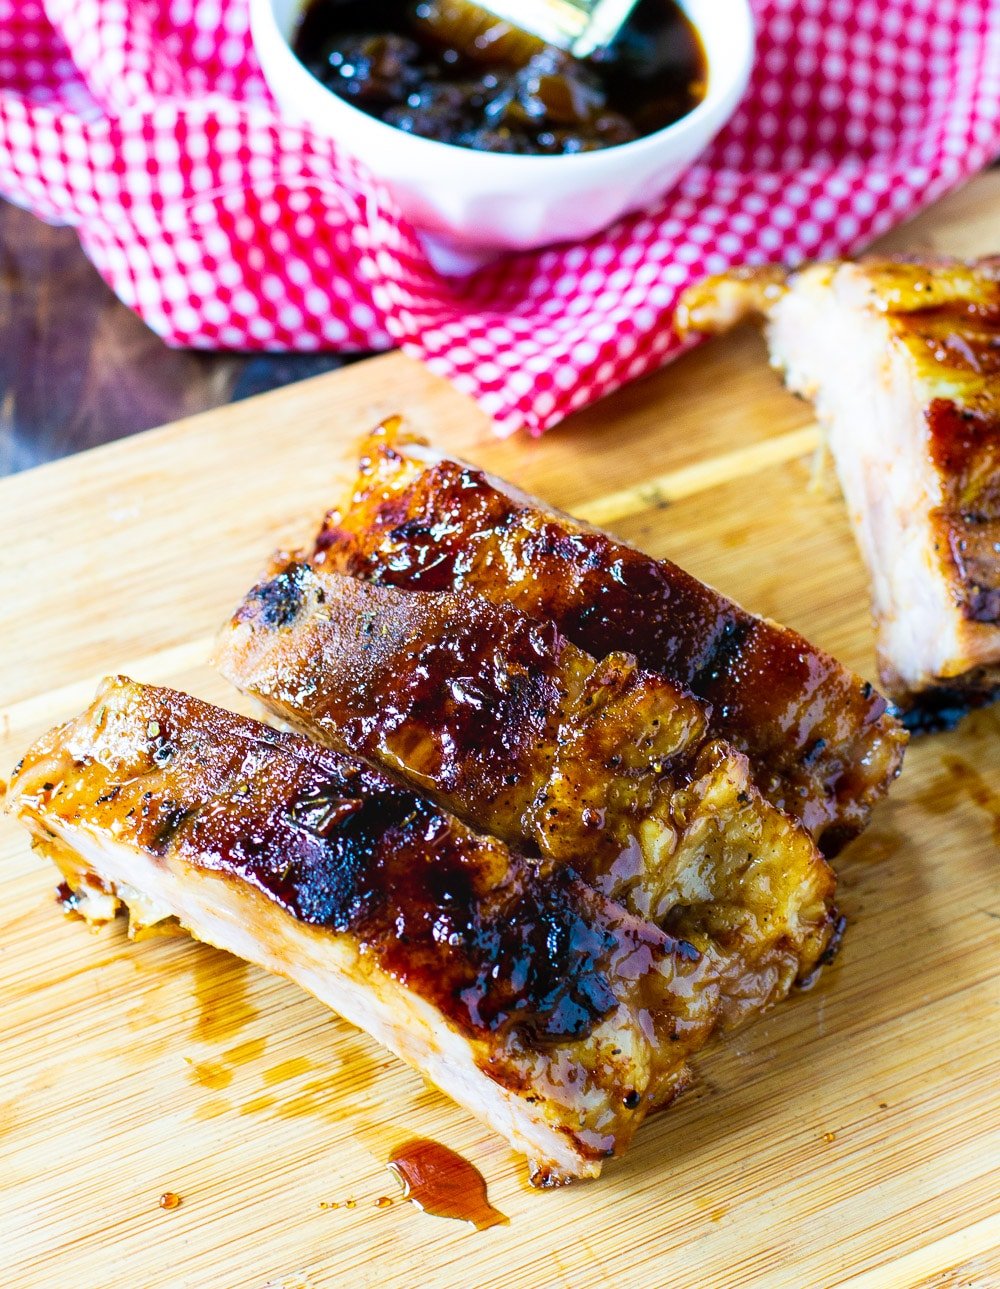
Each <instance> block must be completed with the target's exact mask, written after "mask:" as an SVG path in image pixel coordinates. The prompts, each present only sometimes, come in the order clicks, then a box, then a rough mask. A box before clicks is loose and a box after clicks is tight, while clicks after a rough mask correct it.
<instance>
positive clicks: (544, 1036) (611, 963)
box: [8, 677, 718, 1159]
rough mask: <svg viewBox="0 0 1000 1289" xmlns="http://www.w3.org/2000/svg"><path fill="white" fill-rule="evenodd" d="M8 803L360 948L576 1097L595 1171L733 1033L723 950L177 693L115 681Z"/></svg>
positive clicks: (31, 761)
mask: <svg viewBox="0 0 1000 1289" xmlns="http://www.w3.org/2000/svg"><path fill="white" fill-rule="evenodd" d="M8 806H9V808H10V809H12V810H14V811H15V812H16V813H17V814H18V815H19V816H20V817H21V818H22V820H24V821H25V822H26V823H27V824H28V826H29V827H31V829H32V831H33V832H34V833H35V835H36V837H37V838H38V839H39V840H40V844H41V845H42V846H43V848H44V847H46V846H47V845H49V842H48V841H47V839H48V838H49V837H50V836H51V837H55V836H56V834H55V833H53V831H52V830H53V829H56V828H57V827H58V837H59V839H60V840H59V843H58V844H59V845H60V846H62V847H63V848H65V846H66V844H67V842H68V844H69V845H70V846H72V839H73V837H74V835H80V834H82V833H86V834H88V835H89V836H96V837H97V838H101V837H105V838H107V839H108V840H109V841H111V842H113V843H114V844H115V845H116V846H119V847H120V846H125V847H127V848H134V849H136V850H139V851H142V852H143V853H144V854H145V855H146V856H150V857H153V859H154V860H155V861H156V862H157V863H161V864H168V863H169V864H171V865H172V866H176V865H180V866H182V867H183V866H187V867H190V868H193V869H200V870H203V871H206V872H210V873H212V874H214V875H216V876H217V877H221V878H223V879H226V880H227V881H230V882H232V883H236V884H237V885H238V886H239V885H244V886H247V887H251V888H253V890H255V891H257V892H260V893H261V894H263V896H264V897H265V898H266V899H267V900H268V901H270V902H271V903H272V904H274V905H276V906H278V907H279V908H280V909H282V910H284V912H285V913H286V914H287V915H288V916H289V917H291V918H293V919H295V920H296V921H298V922H300V923H303V924H306V925H308V926H310V927H313V928H316V929H318V930H320V931H322V932H324V933H326V934H329V935H330V936H331V937H333V938H335V939H336V938H345V939H346V940H348V941H349V942H350V944H351V945H352V946H353V948H354V949H355V950H356V952H357V954H358V955H359V956H360V959H361V960H363V961H366V962H368V963H370V964H372V969H377V970H381V971H382V972H384V973H385V974H386V975H387V976H388V977H390V978H391V979H393V980H395V981H397V982H399V983H400V984H401V985H403V986H405V988H406V989H407V990H409V991H411V992H412V993H414V994H416V995H417V996H418V997H420V998H421V999H423V1000H424V1001H425V1002H426V1003H429V1004H430V1005H431V1006H432V1007H433V1008H434V1009H435V1010H436V1011H437V1013H438V1014H439V1015H440V1016H441V1017H442V1023H443V1024H444V1023H447V1024H448V1025H449V1026H450V1027H451V1028H452V1029H453V1030H455V1031H457V1032H458V1033H460V1034H461V1035H463V1036H464V1037H465V1038H466V1039H467V1041H468V1042H469V1043H470V1044H472V1045H474V1047H475V1050H476V1052H477V1063H478V1064H479V1066H480V1068H481V1069H482V1070H483V1071H484V1072H485V1073H487V1074H488V1076H489V1077H490V1078H491V1079H493V1080H494V1081H496V1082H498V1083H500V1084H502V1085H503V1086H504V1087H506V1088H512V1089H515V1090H517V1091H520V1092H523V1093H524V1094H525V1095H526V1096H529V1097H530V1096H538V1097H540V1098H542V1099H544V1098H545V1096H546V1093H545V1088H546V1087H550V1088H551V1087H556V1086H558V1088H559V1089H560V1097H561V1103H562V1104H563V1105H565V1104H567V1103H568V1104H569V1105H570V1106H571V1108H572V1113H571V1114H570V1115H569V1119H568V1120H567V1124H569V1123H570V1122H571V1124H572V1127H570V1126H567V1127H566V1131H567V1132H571V1133H572V1137H573V1141H574V1148H575V1149H576V1150H577V1151H578V1152H579V1153H580V1155H581V1157H584V1158H593V1159H596V1158H599V1157H602V1156H603V1155H605V1154H611V1153H617V1152H618V1151H619V1150H621V1149H622V1148H624V1146H625V1145H626V1144H627V1142H628V1140H629V1139H630V1137H631V1135H632V1133H633V1131H634V1129H635V1127H636V1126H637V1124H638V1122H639V1121H640V1120H641V1118H642V1116H643V1114H644V1113H645V1112H646V1110H648V1109H649V1108H650V1107H651V1106H652V1105H655V1104H657V1103H658V1102H659V1101H660V1100H662V1099H663V1098H664V1097H669V1096H670V1095H672V1093H673V1091H674V1090H675V1087H676V1086H678V1085H679V1083H680V1082H682V1081H683V1079H684V1078H685V1077H686V1075H685V1070H684V1060H685V1057H686V1055H687V1054H688V1053H690V1052H691V1051H692V1050H695V1049H697V1048H698V1047H700V1046H701V1045H702V1044H703V1043H704V1042H705V1040H706V1038H707V1036H708V1035H709V1033H710V1032H711V1030H712V1029H713V1028H714V1027H715V1025H716V1023H717V1021H718V987H717V976H716V968H715V965H714V964H713V962H712V961H711V959H710V957H709V956H708V955H705V954H703V953H700V952H699V951H698V950H697V949H696V948H695V947H694V946H693V945H691V944H689V943H686V942H684V941H681V940H678V939H675V938H672V937H671V936H669V935H666V934H664V933H663V932H662V931H660V930H658V929H657V928H656V927H654V926H652V925H651V924H650V923H647V922H644V921H642V920H640V919H638V918H635V917H633V916H631V915H630V914H628V913H627V912H626V911H625V910H624V909H622V908H621V907H619V906H618V905H616V904H614V903H612V902H611V901H609V900H607V899H606V898H604V897H603V896H601V895H600V894H599V893H597V892H596V891H595V890H594V889H593V888H592V887H590V886H588V885H587V884H585V883H584V882H583V881H582V880H581V879H580V878H579V877H578V876H577V875H576V873H575V872H574V871H573V869H572V868H570V867H568V866H557V867H555V868H553V867H551V866H546V865H543V864H538V863H532V862H530V861H528V860H525V859H524V858H522V857H521V856H519V855H517V854H515V853H513V852H511V851H510V850H509V849H508V848H507V847H506V846H505V845H504V844H503V843H502V842H499V841H497V840H494V839H490V838H483V837H480V836H478V835H476V834H475V833H473V832H471V831H470V830H469V829H468V828H466V827H465V826H464V825H462V824H461V823H459V822H458V821H457V820H456V819H454V818H453V817H452V816H450V815H448V814H446V813H445V812H444V811H442V810H441V809H439V808H438V807H436V806H434V805H432V804H431V803H429V802H428V801H427V800H426V799H424V798H422V797H420V796H418V795H416V794H415V793H413V792H411V791H408V790H406V789H404V788H402V787H400V786H398V785H397V784H396V783H394V782H392V781H391V780H390V779H388V778H387V777H386V776H385V775H383V774H381V773H379V772H378V771H376V770H374V769H371V768H370V767H368V766H365V765H363V764H362V763H360V762H358V761H355V760H353V759H351V758H349V757H345V756H343V755H340V754H338V753H336V752H334V751H331V750H329V749H326V748H323V747H319V746H317V745H316V744H313V743H310V742H309V741H308V740H306V739H303V738H301V737H299V736H297V735H293V734H286V733H279V732H277V731H275V730H273V729H271V728H269V727H267V726H264V725H260V724H258V723H257V722H256V721H251V720H248V719H246V718H243V717H240V716H236V715H233V714H232V713H230V712H227V711H223V710H221V709H218V708H214V707H211V706H209V705H207V704H205V703H202V702H199V701H198V700H196V699H194V698H190V697H188V696H186V695H183V694H179V693H177V692H175V691H173V690H168V689H155V688H152V687H145V686H140V685H136V684H135V683H134V682H131V681H128V680H126V679H124V678H121V677H119V678H117V679H115V680H113V681H109V682H106V684H105V687H104V690H103V692H102V693H101V694H100V695H99V697H98V699H97V700H96V701H95V703H94V704H93V705H92V706H91V707H90V708H89V709H88V710H87V711H86V712H85V713H83V715H82V716H80V717H78V718H77V719H76V720H74V721H71V722H69V723H68V724H66V725H64V726H62V727H59V728H58V729H56V730H53V731H52V732H51V733H50V734H48V735H46V736H45V737H44V738H43V739H41V740H39V742H38V743H36V744H35V746H34V747H33V748H32V749H31V750H30V751H29V752H28V754H27V756H26V757H25V759H24V761H23V762H22V764H21V765H20V766H19V767H18V769H17V771H16V773H15V777H14V779H13V782H12V784H11V789H10V796H9V800H8ZM54 849H55V850H56V858H58V850H57V848H56V847H54ZM139 889H140V890H141V885H140V887H139ZM123 898H126V899H128V898H129V897H128V896H127V895H126V896H124V897H123ZM612 1019H613V1020H615V1022H616V1023H619V1022H620V1023H621V1024H622V1025H623V1026H625V1027H627V1028H630V1038H631V1040H635V1037H636V1036H637V1035H638V1036H639V1037H640V1039H641V1041H642V1042H643V1043H645V1044H648V1057H649V1059H648V1060H646V1061H645V1062H644V1064H643V1068H637V1067H635V1066H633V1065H632V1063H631V1060H630V1058H629V1057H628V1056H627V1055H626V1054H623V1052H622V1050H621V1049H620V1048H618V1047H616V1045H615V1042H614V1035H613V1034H611V1035H610V1036H609V1034H608V1033H607V1032H606V1027H607V1022H608V1021H609V1020H612ZM602 1026H603V1027H604V1028H601V1027H602ZM643 1036H644V1037H643ZM622 1047H628V1048H629V1050H630V1051H632V1050H634V1043H630V1044H622Z"/></svg>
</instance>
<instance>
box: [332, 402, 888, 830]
mask: <svg viewBox="0 0 1000 1289" xmlns="http://www.w3.org/2000/svg"><path fill="white" fill-rule="evenodd" d="M398 434H399V425H398V422H394V423H391V424H389V423H387V426H386V427H383V429H382V432H381V433H377V434H376V435H375V436H373V438H372V439H371V440H370V442H369V444H368V445H367V447H366V450H365V455H364V459H363V461H362V469H361V475H360V477H359V479H358V481H357V483H356V484H355V487H354V489H353V491H352V493H351V494H350V497H349V499H348V501H347V502H346V503H345V505H344V506H343V507H341V508H340V509H338V510H335V511H332V512H331V513H330V515H329V516H328V517H327V520H326V522H325V524H324V526H323V529H322V531H321V532H320V534H319V537H318V539H317V541H316V544H315V549H314V551H313V556H312V558H313V561H314V562H315V563H316V565H317V567H325V568H328V569H331V570H334V571H339V572H343V573H347V574H349V575H350V576H352V577H357V578H361V579H366V580H370V581H373V582H378V583H383V584H388V585H393V586H397V587H401V588H405V589H411V590H413V589H422V590H430V591H442V590H462V589H465V590H469V591H474V592H475V593H476V594H478V595H482V596H486V597H488V598H490V599H492V600H494V601H495V602H498V603H501V602H510V603H512V604H515V605H516V606H517V607H518V608H519V609H521V610H522V611H524V612H525V613H527V614H528V615H529V616H531V617H534V618H537V619H539V620H541V621H549V622H553V623H555V625H556V626H557V627H558V628H559V630H560V632H562V633H563V634H564V635H565V636H566V638H567V639H568V640H569V641H571V642H572V643H573V644H575V645H577V646H578V647H579V648H581V649H583V650H585V651H586V652H588V653H590V654H592V655H593V656H595V657H604V656H606V655H607V654H609V653H615V652H618V651H622V652H627V653H630V654H632V655H634V656H635V657H636V659H637V660H638V662H639V664H640V666H642V667H644V668H646V669H648V670H650V671H657V672H662V673H663V674H664V675H665V676H666V677H667V678H668V679H669V680H670V681H671V682H672V683H673V684H674V685H676V686H678V687H679V688H681V689H683V690H684V691H686V692H687V693H690V694H693V695H695V696H696V697H697V698H699V699H700V700H702V701H703V702H705V703H707V704H708V705H709V706H708V709H707V710H708V716H709V729H710V731H711V732H712V733H713V734H715V735H716V736H719V737H722V738H724V739H726V740H728V741H730V742H732V743H733V744H734V745H735V746H736V748H738V749H739V750H740V751H742V752H744V753H745V754H746V755H747V756H748V757H749V759H750V763H751V766H752V769H753V773H754V776H755V780H756V782H757V783H758V785H759V787H760V789H761V791H762V792H763V793H764V794H765V795H766V796H767V797H768V799H769V800H771V801H772V802H773V803H774V804H775V805H777V806H778V807H779V808H780V809H783V810H785V811H787V812H788V813H789V814H792V815H793V816H795V817H796V818H799V819H801V820H802V821H803V823H804V824H805V825H806V827H807V828H808V829H809V830H810V831H811V832H812V833H813V834H814V835H815V836H817V837H818V838H821V839H822V847H823V849H824V851H825V852H826V853H828V854H829V853H832V852H834V851H835V850H836V849H838V848H839V847H840V845H842V844H843V843H844V841H846V840H847V839H848V838H849V837H851V836H854V835H855V834H856V833H858V832H859V831H860V830H861V829H862V828H863V827H864V825H865V823H866V822H867V819H868V815H869V813H870V811H871V808H872V806H873V805H874V804H875V802H876V801H878V800H879V799H880V798H881V797H882V796H883V795H884V793H885V791H886V790H887V788H888V786H889V784H890V783H891V781H892V779H893V778H894V777H895V775H896V774H897V773H898V770H899V766H900V763H901V759H902V752H903V746H904V743H905V733H904V732H903V731H902V730H901V728H900V727H899V725H898V724H897V722H896V721H895V720H893V719H892V717H890V716H888V715H887V714H886V704H885V700H884V699H882V698H881V696H880V695H878V694H877V693H876V692H875V691H874V690H873V689H872V687H871V685H869V684H867V683H865V682H864V681H862V680H861V679H860V678H859V677H857V676H855V675H853V674H852V673H850V672H849V671H847V670H846V668H844V667H842V666H841V665H840V664H839V663H838V662H836V660H835V659H833V658H831V657H830V655H829V654H825V653H823V652H822V651H820V650H818V649H816V648H814V647H813V646H812V645H810V644H809V643H808V642H807V641H805V640H804V639H803V638H802V637H801V636H799V635H798V634H796V633H795V632H793V631H789V630H787V629H785V628H783V627H780V626H778V625H777V624H775V623H772V622H768V621H766V620H764V619H761V618H758V617H755V616H754V615H753V614H750V613H747V612H746V611H745V610H744V609H741V608H740V607H739V606H738V605H736V604H734V603H733V602H732V601H730V600H727V599H726V598H725V597H724V596H722V595H720V594H719V593H718V592H717V591H714V590H713V589H712V588H710V587H708V586H705V585H704V584H703V583H701V582H699V581H697V580H696V579H695V578H693V577H691V576H690V575H689V574H687V573H685V572H684V571H683V570H682V569H680V568H678V567H677V566H676V565H675V564H671V563H670V562H669V561H667V560H655V559H653V558H651V557H650V556H648V555H644V554H643V553H642V552H640V551H637V550H634V549H633V548H632V547H629V546H626V545H624V544H623V543H621V542H618V541H616V540H615V539H614V538H612V537H610V536H609V535H607V534H606V533H602V532H599V531H596V530H592V529H589V528H586V527H584V526H582V525H580V524H577V523H575V522H574V521H573V520H572V519H570V518H568V517H566V516H563V515H560V514H556V513H553V512H551V511H549V510H546V509H545V508H544V507H543V505H542V504H541V503H540V502H537V501H535V500H533V499H531V498H525V497H522V496H521V495H520V494H516V493H514V492H513V490H510V491H508V490H507V489H506V488H505V487H503V486H501V485H499V484H498V482H497V481H494V480H492V479H491V478H489V477H488V476H487V475H485V474H484V473H483V472H482V471H480V470H477V469H475V468H473V467H472V466H468V465H463V464H462V463H460V462H456V461H450V460H440V459H436V460H427V461H426V462H424V461H421V460H418V459H417V458H415V457H414V455H413V453H412V451H409V450H408V449H407V447H406V446H405V441H404V442H403V443H402V444H400V443H399V442H398V438H397V436H398Z"/></svg>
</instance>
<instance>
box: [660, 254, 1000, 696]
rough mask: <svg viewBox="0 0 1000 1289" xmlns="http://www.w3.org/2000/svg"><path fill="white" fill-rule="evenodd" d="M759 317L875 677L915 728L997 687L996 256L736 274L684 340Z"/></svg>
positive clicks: (693, 307)
mask: <svg viewBox="0 0 1000 1289" xmlns="http://www.w3.org/2000/svg"><path fill="white" fill-rule="evenodd" d="M757 314H760V315H763V316H765V317H766V318H767V319H768V337H769V343H770V347H771V355H772V360H773V362H774V364H775V366H777V367H778V368H779V369H780V370H781V371H782V372H783V373H784V375H785V378H786V381H787V383H788V385H789V387H790V388H791V389H793V390H794V391H795V392H796V393H800V394H803V395H804V396H805V397H807V398H810V399H812V400H813V401H814V402H815V403H816V408H817V412H818V414H819V418H820V420H821V422H822V423H823V424H824V426H825V428H826V429H827V431H828V435H829V442H830V448H831V451H832V454H833V458H834V462H835V464H836V467H837V472H838V475H839V477H840V481H841V485H842V487H843V489H844V494H845V497H846V499H847V502H848V506H849V508H850V512H851V518H852V522H853V523H854V527H855V532H856V534H857V537H858V542H859V545H860V546H861V550H862V553H863V555H864V556H865V559H866V562H867V563H868V566H869V570H870V572H871V576H872V598H873V607H874V612H875V618H876V624H877V627H878V650H879V666H880V674H881V678H882V681H883V683H884V684H885V685H886V687H887V688H888V689H889V691H890V692H891V694H892V695H893V697H894V698H896V699H897V700H898V701H899V702H900V703H901V704H902V705H904V706H906V707H909V708H911V709H912V711H913V713H914V715H915V717H916V719H917V720H918V721H919V720H920V719H921V717H922V714H925V713H927V712H928V711H930V712H934V711H939V712H940V711H948V710H954V709H956V708H959V709H960V708H961V707H962V706H970V705H975V704H977V703H979V702H982V701H986V700H988V699H989V698H991V697H992V696H993V695H994V692H995V691H996V690H997V689H998V687H1000V260H985V261H981V262H979V263H976V264H963V263H959V262H956V261H950V260H940V259H930V260H928V259H920V260H884V259H865V260H861V261H859V262H858V263H857V264H851V263H833V264H817V265H812V266H810V267H809V268H807V269H804V270H802V271H800V272H797V273H793V274H787V273H784V272H782V271H781V270H778V269H774V268H767V269H762V270H742V271H739V272H736V273H733V274H729V275H726V276H725V277H724V278H711V279H709V280H707V281H706V282H704V283H702V284H700V285H699V286H697V287H695V288H693V289H692V290H691V291H690V292H689V293H688V294H687V296H686V297H685V299H684V300H683V301H682V314H681V316H682V322H683V324H684V325H685V326H687V327H688V328H689V329H697V330H719V329H722V328H724V327H727V326H729V325H731V324H732V323H733V322H736V321H739V320H740V318H741V317H744V316H748V315H757Z"/></svg>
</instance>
